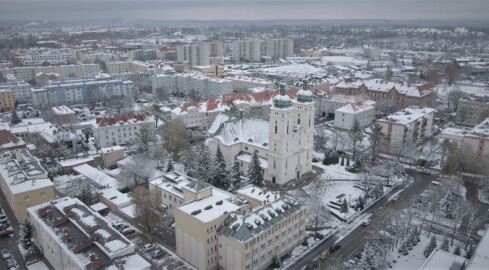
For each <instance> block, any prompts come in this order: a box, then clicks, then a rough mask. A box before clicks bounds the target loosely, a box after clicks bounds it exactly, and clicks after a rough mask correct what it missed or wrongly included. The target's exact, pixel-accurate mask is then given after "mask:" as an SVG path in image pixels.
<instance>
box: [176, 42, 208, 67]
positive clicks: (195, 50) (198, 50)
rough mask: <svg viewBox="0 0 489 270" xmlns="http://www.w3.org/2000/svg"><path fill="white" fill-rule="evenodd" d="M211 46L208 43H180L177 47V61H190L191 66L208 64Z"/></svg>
mask: <svg viewBox="0 0 489 270" xmlns="http://www.w3.org/2000/svg"><path fill="white" fill-rule="evenodd" d="M210 55H211V46H210V44H208V43H202V44H198V45H180V46H178V47H177V62H180V63H183V62H189V64H190V65H191V66H208V65H210V64H211V62H210Z"/></svg>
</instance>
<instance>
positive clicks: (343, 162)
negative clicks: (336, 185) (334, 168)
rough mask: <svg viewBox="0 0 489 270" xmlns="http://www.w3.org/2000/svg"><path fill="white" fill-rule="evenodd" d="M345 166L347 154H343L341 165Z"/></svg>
mask: <svg viewBox="0 0 489 270" xmlns="http://www.w3.org/2000/svg"><path fill="white" fill-rule="evenodd" d="M343 166H345V156H344V155H343V156H341V167H343Z"/></svg>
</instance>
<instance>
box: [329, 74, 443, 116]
mask: <svg viewBox="0 0 489 270" xmlns="http://www.w3.org/2000/svg"><path fill="white" fill-rule="evenodd" d="M335 93H336V94H344V95H362V96H367V97H368V98H369V99H371V100H373V101H375V102H377V103H379V102H380V101H381V103H385V104H384V106H390V107H392V108H393V109H395V110H400V109H404V108H406V107H409V106H423V107H432V108H433V107H435V106H436V96H437V89H436V87H435V85H434V84H431V83H428V84H423V85H410V84H403V83H394V82H387V81H383V80H379V79H372V80H362V79H359V78H349V79H345V80H343V81H341V82H339V83H338V84H337V85H336V87H335ZM378 105H379V104H378Z"/></svg>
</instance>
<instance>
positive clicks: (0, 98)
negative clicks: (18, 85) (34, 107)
mask: <svg viewBox="0 0 489 270" xmlns="http://www.w3.org/2000/svg"><path fill="white" fill-rule="evenodd" d="M14 107H15V101H14V94H13V92H12V90H5V89H4V90H0V110H1V111H8V110H11V109H12V108H14Z"/></svg>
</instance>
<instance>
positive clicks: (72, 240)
mask: <svg viewBox="0 0 489 270" xmlns="http://www.w3.org/2000/svg"><path fill="white" fill-rule="evenodd" d="M27 211H28V212H29V216H30V217H31V220H32V219H36V220H38V221H39V222H38V224H39V225H40V226H42V227H43V228H44V231H45V232H47V233H48V234H49V236H48V237H50V238H52V239H53V240H54V241H56V242H57V243H58V245H59V246H60V247H61V249H62V250H63V252H64V253H65V254H66V255H68V256H70V257H71V259H72V260H73V261H74V262H75V263H76V264H77V265H78V266H79V267H80V269H88V267H90V265H91V264H92V263H94V262H93V261H92V260H91V258H90V257H91V255H92V254H94V255H95V256H96V258H97V261H98V260H105V264H110V261H111V260H112V259H114V258H116V257H119V256H121V255H124V254H128V253H132V252H134V247H135V246H134V244H133V243H132V242H131V241H129V240H128V239H127V238H126V237H125V236H124V235H122V234H121V233H120V232H118V231H117V230H115V229H114V228H112V226H111V225H110V224H109V222H108V221H107V220H106V219H104V218H103V217H102V216H101V215H99V214H98V213H97V212H95V211H93V210H92V209H90V208H89V207H88V206H86V205H85V204H84V203H82V202H81V201H80V200H78V199H76V198H70V197H65V198H61V199H58V200H55V201H51V202H48V203H43V204H40V205H37V206H33V207H30V208H28V210H27ZM38 233H39V232H38ZM67 235H68V236H67ZM95 243H96V244H95Z"/></svg>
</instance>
